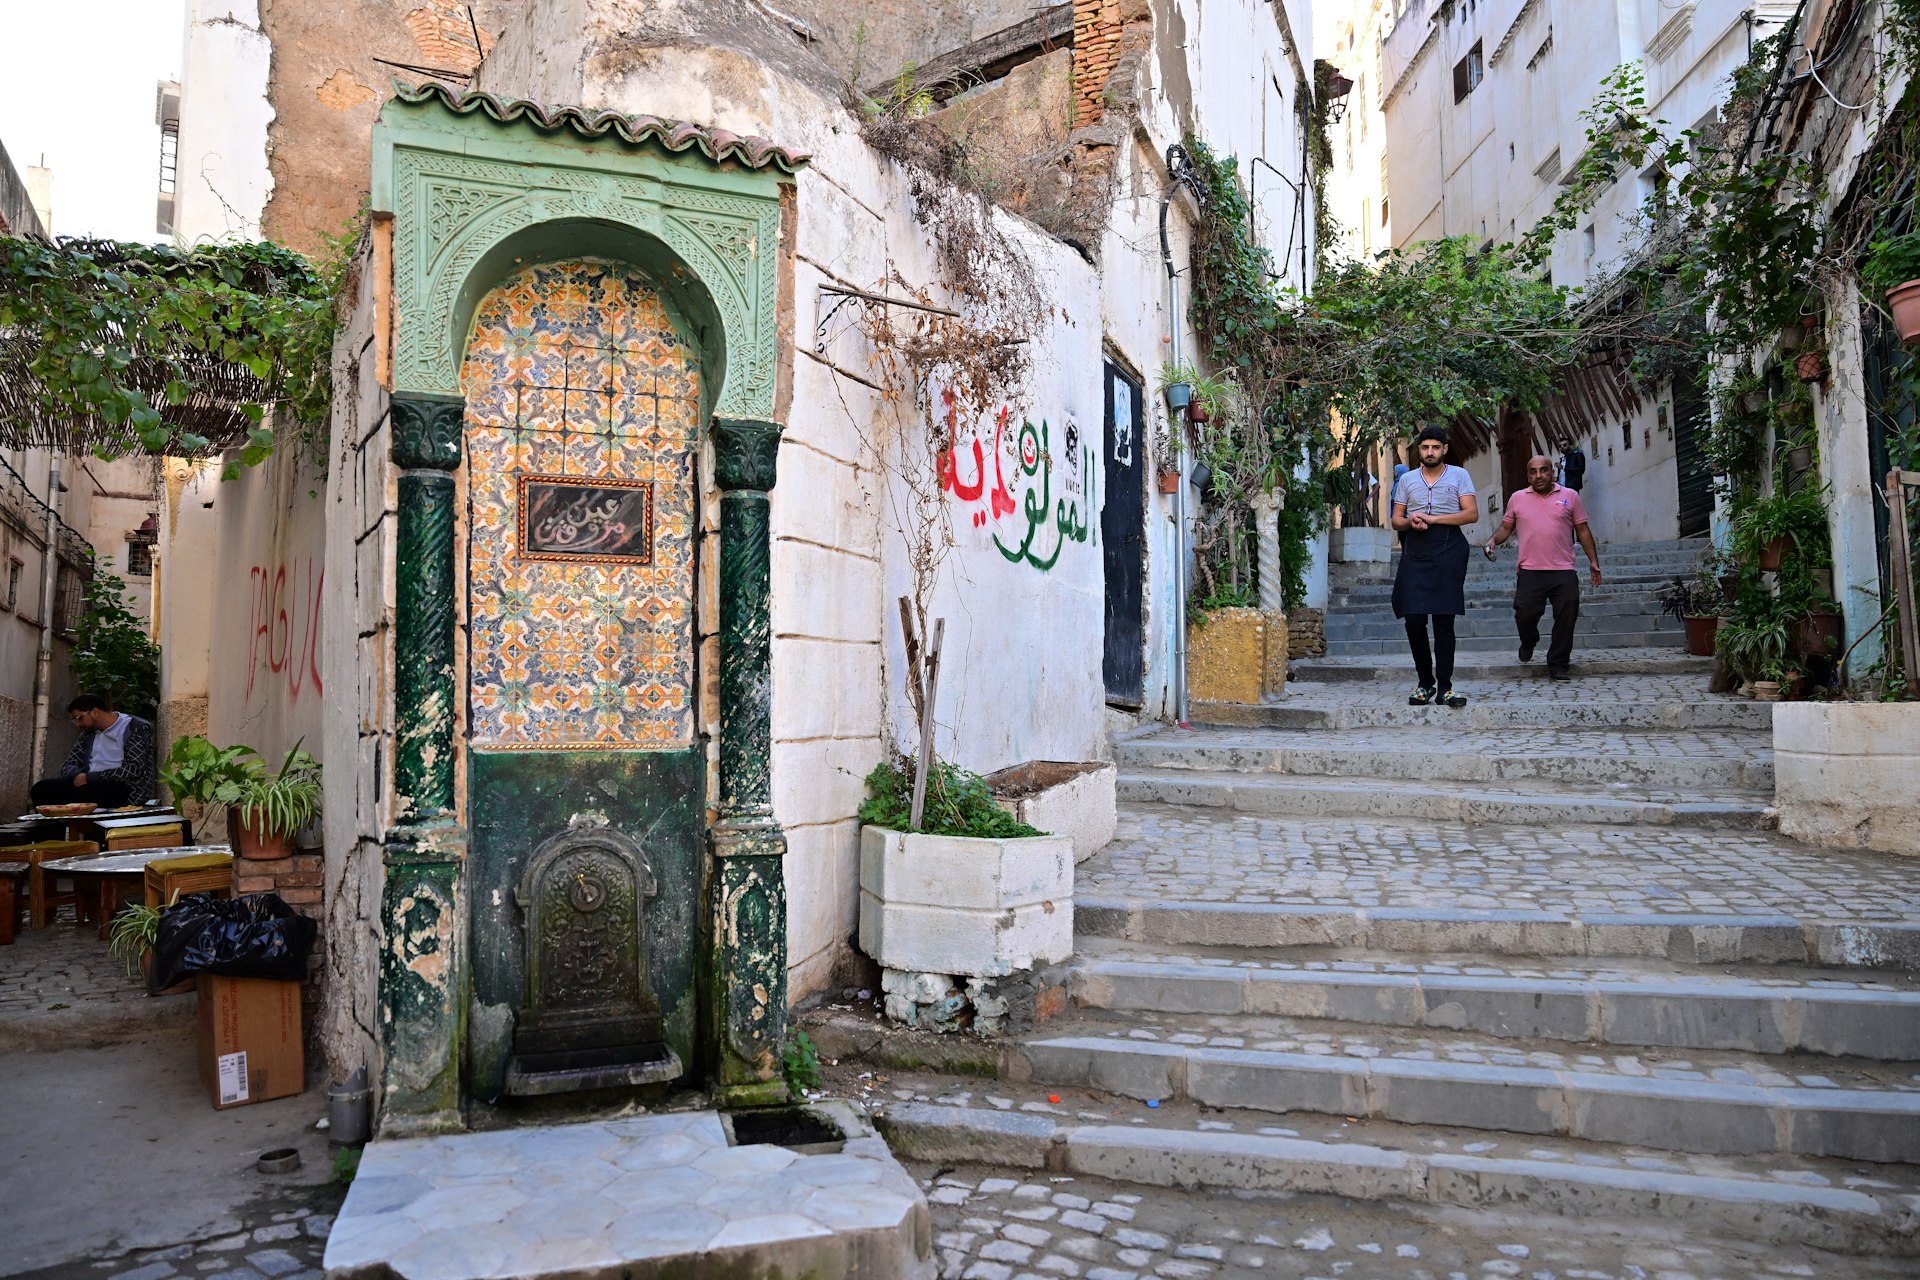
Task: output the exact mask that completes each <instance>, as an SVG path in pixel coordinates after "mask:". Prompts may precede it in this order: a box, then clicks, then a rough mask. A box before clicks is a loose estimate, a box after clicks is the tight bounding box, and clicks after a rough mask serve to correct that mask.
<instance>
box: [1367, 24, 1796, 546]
mask: <svg viewBox="0 0 1920 1280" xmlns="http://www.w3.org/2000/svg"><path fill="white" fill-rule="evenodd" d="M1397 2H1398V0H1394V3H1396V4H1397ZM1789 9H1791V6H1790V5H1759V6H1754V5H1750V4H1747V3H1743V2H1741V0H1695V2H1694V3H1686V4H1673V3H1668V2H1666V0H1609V2H1608V3H1590V2H1587V0H1451V2H1446V3H1443V0H1411V2H1410V3H1407V4H1406V6H1405V10H1404V12H1402V13H1400V14H1399V15H1398V16H1397V21H1396V22H1395V25H1394V26H1393V28H1392V30H1391V32H1390V34H1389V35H1388V36H1387V38H1386V41H1385V43H1384V45H1383V47H1382V51H1381V60H1382V62H1383V63H1384V69H1385V75H1386V85H1387V88H1386V96H1385V101H1384V106H1383V108H1382V110H1381V116H1382V120H1381V123H1382V125H1383V128H1382V133H1383V134H1384V136H1385V138H1386V148H1387V168H1388V175H1389V186H1390V191H1391V197H1392V206H1391V207H1392V212H1393V219H1392V221H1393V226H1392V231H1393V238H1394V242H1395V243H1396V244H1397V245H1400V246H1407V245H1412V244H1416V243H1418V242H1419V241H1422V240H1427V239H1432V238H1435V237H1438V236H1467V237H1470V238H1472V239H1474V240H1475V241H1479V242H1484V241H1495V242H1510V241H1514V240H1517V239H1518V238H1519V237H1520V236H1523V235H1525V234H1526V233H1527V232H1528V230H1529V229H1530V228H1531V227H1533V226H1534V224H1535V223H1537V222H1538V221H1539V220H1540V219H1541V218H1542V217H1544V216H1545V215H1546V214H1547V213H1548V212H1550V210H1551V209H1552V206H1553V203H1554V201H1555V199H1556V198H1557V197H1558V196H1559V194H1560V192H1561V191H1562V190H1563V189H1564V188H1563V186H1562V179H1563V178H1564V177H1565V176H1567V175H1568V174H1570V173H1571V172H1572V170H1573V168H1574V166H1575V165H1576V164H1577V163H1578V162H1579V159H1580V156H1581V152H1582V149H1583V148H1584V146H1585V137H1586V124H1585V122H1584V121H1583V120H1582V118H1581V113H1582V112H1583V111H1585V110H1586V109H1587V108H1588V107H1589V105H1590V104H1591V103H1592V101H1593V99H1594V97H1595V96H1596V95H1597V94H1598V92H1599V90H1600V85H1601V81H1602V80H1603V79H1605V78H1606V77H1607V76H1608V75H1610V74H1611V73H1612V72H1613V71H1614V70H1615V69H1616V68H1617V67H1619V66H1621V65H1622V64H1623V63H1627V62H1638V63H1640V64H1641V66H1642V69H1643V71H1644V73H1645V77H1646V96H1647V104H1648V110H1649V112H1650V113H1651V114H1652V115H1653V116H1655V117H1657V118H1659V119H1662V120H1665V121H1666V122H1667V123H1668V125H1669V126H1670V127H1671V128H1672V129H1674V130H1680V129H1685V128H1690V127H1693V126H1695V125H1696V124H1698V123H1700V122H1701V121H1702V120H1703V119H1704V118H1706V117H1707V116H1708V115H1709V114H1710V113H1711V112H1712V111H1713V109H1714V107H1715V106H1716V104H1717V103H1719V102H1720V101H1721V100H1722V99H1723V98H1724V97H1725V95H1726V92H1727V88H1728V77H1729V76H1730V75H1731V74H1732V72H1733V70H1734V69H1735V68H1736V67H1737V66H1738V65H1739V64H1740V63H1741V62H1743V61H1744V60H1745V58H1746V55H1747V50H1748V48H1749V45H1750V40H1751V39H1753V38H1758V37H1761V36H1765V35H1766V34H1768V33H1770V32H1771V31H1772V30H1773V29H1774V24H1775V23H1776V22H1777V20H1778V19H1779V18H1780V17H1782V16H1784V13H1783V12H1776V11H1784V10H1789ZM1749 15H1751V19H1752V20H1751V21H1749ZM1476 44H1478V46H1479V49H1480V56H1481V59H1482V65H1483V67H1484V79H1483V80H1482V81H1481V82H1480V83H1479V84H1478V85H1476V86H1475V87H1474V88H1473V89H1472V91H1471V92H1470V93H1468V94H1467V95H1466V97H1465V98H1464V99H1463V100H1461V101H1459V102H1456V101H1455V97H1454V68H1455V66H1456V65H1457V64H1458V63H1460V62H1461V61H1462V60H1463V59H1466V58H1467V57H1468V56H1469V55H1470V53H1471V51H1472V50H1473V48H1474V46H1475V45H1476ZM1357 106H1358V104H1357V103H1356V107H1357ZM1368 163H1369V162H1368V160H1367V158H1366V157H1365V156H1363V155H1360V154H1358V153H1355V154H1351V155H1349V156H1347V157H1344V158H1343V161H1342V167H1343V169H1345V170H1346V171H1347V172H1348V173H1349V174H1350V176H1349V177H1348V178H1347V180H1346V184H1345V185H1344V186H1343V187H1342V188H1340V189H1341V190H1342V191H1343V192H1346V193H1347V194H1345V195H1344V196H1343V199H1344V200H1345V202H1346V203H1345V204H1344V206H1343V208H1345V209H1348V210H1351V209H1352V207H1353V201H1354V197H1353V195H1352V194H1351V193H1352V192H1353V191H1356V190H1359V189H1362V188H1363V186H1364V180H1365V177H1366V173H1365V172H1364V169H1365V166H1366V165H1367V164H1368ZM1652 192H1653V185H1652V181H1651V178H1650V176H1643V175H1638V174H1628V175H1625V176H1623V177H1622V178H1621V180H1620V181H1619V182H1617V183H1615V184H1614V185H1613V186H1612V187H1611V188H1610V189H1608V190H1607V191H1606V192H1605V193H1604V194H1603V195H1602V196H1601V197H1600V199H1599V200H1598V201H1597V202H1596V203H1595V205H1594V207H1593V208H1592V209H1591V210H1590V211H1589V212H1588V214H1587V215H1586V216H1585V217H1583V218H1582V219H1581V220H1580V221H1579V223H1578V224H1577V225H1576V226H1575V227H1574V228H1573V229H1572V230H1570V231H1567V232H1563V233H1561V234H1559V235H1558V236H1557V237H1556V238H1555V241H1554V244H1553V248H1552V251H1551V254H1550V257H1549V263H1548V270H1549V272H1550V277H1551V279H1552V280H1553V281H1554V282H1555V283H1557V284H1561V285H1566V286H1569V287H1572V288H1576V289H1577V288H1580V287H1583V286H1585V285H1586V284H1588V282H1589V281H1591V280H1593V279H1594V278H1596V277H1597V276H1599V275H1602V274H1604V273H1605V272H1607V271H1610V270H1612V269H1614V268H1615V267H1617V266H1618V265H1619V264H1620V262H1621V259H1622V257H1623V256H1624V254H1625V253H1627V252H1628V251H1629V250H1630V249H1631V247H1632V245H1633V244H1634V243H1635V236H1636V231H1637V229H1638V227H1639V225H1640V217H1641V209H1642V205H1643V202H1644V201H1645V200H1646V199H1647V198H1648V197H1649V196H1651V194H1652ZM1663 405H1666V406H1668V409H1667V412H1666V415H1665V417H1664V418H1663V417H1662V414H1661V409H1662V406H1663ZM1673 432H1674V423H1673V419H1672V413H1671V408H1670V396H1669V394H1668V393H1667V392H1666V391H1665V390H1664V389H1663V390H1662V392H1661V393H1660V394H1659V395H1657V396H1653V397H1650V398H1648V400H1647V401H1646V402H1645V403H1644V404H1642V405H1641V406H1640V408H1639V409H1638V410H1637V411H1636V412H1634V413H1633V414H1632V415H1630V416H1628V417H1626V418H1621V417H1618V416H1612V417H1609V418H1608V419H1606V420H1604V421H1601V422H1597V423H1594V424H1592V426H1591V430H1590V431H1589V433H1588V434H1587V436H1586V438H1585V439H1584V440H1582V441H1581V442H1580V443H1581V444H1582V445H1583V447H1584V448H1585V449H1586V450H1587V460H1588V467H1587V487H1586V489H1585V491H1584V494H1583V496H1584V498H1585V500H1586V503H1587V508H1588V511H1589V513H1590V514H1591V515H1592V517H1593V527H1594V530H1595V533H1596V535H1597V536H1598V537H1599V538H1600V539H1601V540H1602V541H1632V540H1639V539H1654V538H1670V537H1673V536H1674V535H1675V533H1676V532H1677V529H1678V525H1677V522H1676V516H1675V510H1676V504H1677V495H1678V477H1677V475H1676V473H1675V469H1674V440H1673ZM1629 442H1630V444H1629ZM1468 470H1469V471H1470V472H1472V474H1473V475H1474V478H1475V482H1476V484H1478V485H1479V486H1480V488H1481V492H1482V494H1483V495H1485V494H1487V493H1489V492H1491V491H1492V490H1493V489H1494V488H1495V487H1496V486H1497V481H1498V478H1499V474H1500V464H1499V459H1498V457H1497V456H1494V455H1493V454H1491V453H1489V454H1483V455H1482V456H1481V457H1478V458H1476V459H1474V460H1473V461H1472V462H1471V463H1470V464H1469V466H1468ZM1502 501H1504V499H1502ZM1481 505H1482V509H1483V510H1484V511H1486V512H1487V516H1488V520H1483V522H1482V524H1483V525H1486V524H1487V523H1488V522H1489V521H1490V520H1491V519H1492V518H1493V517H1494V516H1495V515H1496V514H1497V511H1498V506H1499V503H1491V502H1487V501H1485V500H1483V502H1482V504H1481ZM1480 531H1482V530H1475V531H1473V532H1480Z"/></svg>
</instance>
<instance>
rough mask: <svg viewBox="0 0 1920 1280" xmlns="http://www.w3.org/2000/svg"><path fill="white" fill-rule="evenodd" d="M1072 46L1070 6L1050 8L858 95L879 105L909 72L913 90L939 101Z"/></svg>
mask: <svg viewBox="0 0 1920 1280" xmlns="http://www.w3.org/2000/svg"><path fill="white" fill-rule="evenodd" d="M1072 47H1073V5H1071V4H1059V5H1054V6H1053V7H1052V8H1050V9H1043V10H1041V11H1040V12H1039V13H1037V14H1035V15H1034V16H1033V17H1031V18H1028V19H1027V20H1026V21H1025V22H1019V23H1015V24H1014V25H1013V26H1011V27H1007V28H1005V29H1004V30H1000V31H996V32H994V33H993V34H992V35H990V36H983V37H982V38H981V39H978V40H975V41H974V42H973V43H971V44H964V45H961V46H960V47H959V48H958V49H955V50H953V51H952V52H950V53H943V54H941V55H940V56H939V57H937V58H930V59H928V60H927V61H926V62H923V63H921V64H920V65H919V66H917V67H913V68H905V67H903V68H901V71H900V72H896V73H895V74H893V75H891V76H888V77H887V78H886V79H885V80H881V81H878V82H877V83H874V84H870V85H868V86H867V88H866V89H865V90H864V92H865V93H866V95H867V96H868V97H869V98H873V99H876V100H878V101H881V102H884V101H886V100H887V99H888V98H889V97H891V96H892V94H893V87H894V85H895V84H896V83H897V82H898V81H899V79H900V75H901V74H902V73H904V72H906V71H908V70H911V72H912V79H913V84H914V89H915V90H916V91H921V90H924V91H926V92H927V93H930V94H932V95H933V99H934V101H935V102H945V101H946V100H947V99H949V98H951V97H954V96H955V95H956V94H959V93H961V92H962V91H964V90H966V89H970V88H972V87H973V86H974V85H977V84H985V83H987V82H988V81H990V80H998V79H999V78H1000V77H1002V76H1004V75H1006V74H1007V73H1008V72H1009V71H1011V70H1013V69H1014V68H1015V67H1017V66H1020V65H1021V64H1022V63H1026V62H1032V61H1033V60H1034V59H1035V58H1037V57H1039V56H1040V55H1041V54H1044V53H1051V52H1052V51H1053V50H1055V49H1071V48H1072Z"/></svg>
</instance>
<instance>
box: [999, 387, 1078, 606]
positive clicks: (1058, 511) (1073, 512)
mask: <svg viewBox="0 0 1920 1280" xmlns="http://www.w3.org/2000/svg"><path fill="white" fill-rule="evenodd" d="M1047 443H1048V426H1047V424H1046V423H1045V422H1042V423H1041V424H1040V425H1039V427H1038V428H1036V427H1035V426H1034V425H1033V424H1032V423H1031V422H1029V423H1026V424H1024V425H1022V427H1021V428H1020V470H1021V471H1023V472H1025V473H1026V474H1027V475H1029V476H1037V477H1038V479H1039V485H1038V487H1037V488H1036V487H1034V486H1033V485H1029V486H1028V487H1027V492H1026V497H1025V500H1024V501H1023V502H1022V504H1021V514H1022V515H1024V516H1025V517H1026V519H1027V531H1026V536H1025V537H1023V538H1022V539H1021V540H1020V545H1019V546H1017V547H1010V546H1008V545H1007V544H1006V543H1004V542H1002V541H1001V540H1000V531H999V530H998V529H996V530H994V533H993V545H994V546H995V547H997V548H998V549H999V551H1000V554H1001V555H1002V556H1004V557H1006V559H1007V562H1008V563H1009V564H1019V563H1020V562H1021V561H1023V560H1024V561H1026V562H1027V563H1028V564H1030V565H1032V566H1033V567H1034V568H1036V569H1039V570H1041V571H1042V572H1045V571H1047V570H1049V569H1052V568H1053V566H1054V564H1055V563H1056V562H1058V561H1059V559H1060V552H1061V551H1062V550H1063V549H1064V548H1065V547H1066V545H1067V543H1068V542H1086V541H1087V540H1088V538H1089V536H1090V532H1091V530H1090V527H1089V524H1088V522H1087V520H1086V518H1085V516H1083V515H1082V513H1081V509H1080V506H1079V504H1078V503H1073V502H1069V501H1068V500H1067V499H1066V498H1064V497H1063V498H1061V499H1060V501H1059V503H1058V504H1057V505H1056V504H1055V503H1054V502H1053V500H1052V494H1053V455H1052V454H1051V453H1049V452H1048V450H1047ZM1082 452H1083V454H1084V455H1085V460H1084V462H1083V464H1082V465H1083V467H1084V472H1083V474H1085V475H1086V476H1087V477H1088V483H1089V485H1091V484H1092V477H1093V465H1092V456H1093V455H1092V451H1091V450H1083V451H1082ZM1088 507H1089V509H1091V507H1092V502H1091V499H1090V500H1089V502H1088ZM1049 516H1051V517H1052V519H1051V523H1052V525H1053V527H1054V530H1055V533H1056V535H1057V536H1056V537H1055V538H1054V542H1053V550H1052V551H1050V552H1048V553H1047V554H1046V555H1044V556H1043V555H1041V554H1040V553H1039V552H1038V551H1036V550H1035V549H1034V542H1035V540H1036V539H1037V538H1038V537H1039V535H1040V531H1041V530H1042V529H1044V528H1046V526H1047V524H1048V523H1049V519H1048V517H1049Z"/></svg>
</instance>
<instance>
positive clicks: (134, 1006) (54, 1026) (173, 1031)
mask: <svg viewBox="0 0 1920 1280" xmlns="http://www.w3.org/2000/svg"><path fill="white" fill-rule="evenodd" d="M194 1008H195V1004H194V999H193V998H191V997H190V996H188V995H177V996H150V997H146V998H144V999H139V1000H128V1001H126V1002H124V1003H121V1004H116V1005H114V1006H112V1007H111V1008H110V1009H102V1008H101V1007H99V1006H98V1005H92V1004H88V1003H86V1001H85V999H84V997H82V998H77V999H76V1000H75V1001H74V1004H73V1007H72V1008H69V1009H57V1010H54V1011H53V1012H50V1013H49V1012H39V1013H31V1014H23V1015H20V1016H17V1017H8V1018H4V1019H0V1053H49V1052H52V1051H54V1050H57V1049H98V1048H100V1047H101V1046H103V1045H109V1044H121V1043H124V1042H126V1041H129V1040H149V1039H152V1038H154V1037H156V1036H163V1035H165V1036H179V1035H185V1036H189V1037H191V1036H192V1035H193V1025H194Z"/></svg>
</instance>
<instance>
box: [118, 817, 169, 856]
mask: <svg viewBox="0 0 1920 1280" xmlns="http://www.w3.org/2000/svg"><path fill="white" fill-rule="evenodd" d="M186 838H187V836H186V827H185V826H184V825H182V824H181V822H180V821H179V819H177V818H175V819H170V820H163V821H159V822H150V823H144V824H142V825H140V826H137V827H109V828H108V829H107V831H106V847H105V848H104V849H103V850H101V852H103V853H131V852H133V851H134V850H135V849H177V848H179V847H180V845H182V844H184V843H185V842H186Z"/></svg>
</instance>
